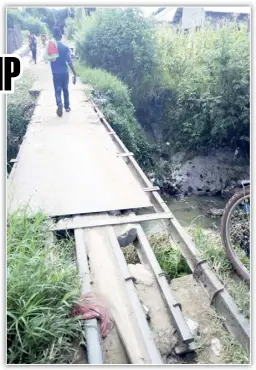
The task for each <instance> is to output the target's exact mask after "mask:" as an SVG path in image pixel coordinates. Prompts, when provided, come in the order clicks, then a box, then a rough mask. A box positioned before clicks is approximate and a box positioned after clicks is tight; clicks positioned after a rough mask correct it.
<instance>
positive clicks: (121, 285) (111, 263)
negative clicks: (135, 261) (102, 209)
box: [85, 226, 151, 365]
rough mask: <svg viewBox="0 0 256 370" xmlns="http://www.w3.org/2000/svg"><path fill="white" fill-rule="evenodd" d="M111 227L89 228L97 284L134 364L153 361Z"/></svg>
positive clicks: (90, 251) (87, 232)
mask: <svg viewBox="0 0 256 370" xmlns="http://www.w3.org/2000/svg"><path fill="white" fill-rule="evenodd" d="M110 229H111V227H109V226H105V227H101V228H93V229H86V230H85V243H86V247H87V250H88V255H89V260H90V270H91V274H92V277H93V283H94V286H95V287H96V289H97V292H98V294H99V296H102V298H103V299H104V301H105V302H106V303H107V304H108V306H109V309H110V314H111V317H112V318H113V320H114V321H115V325H116V328H117V331H118V334H119V336H120V338H121V340H122V342H123V344H124V347H125V349H126V352H127V355H128V357H129V360H130V363H132V364H138V365H139V364H151V359H150V356H149V354H148V351H147V348H146V346H145V342H144V339H143V336H142V334H141V332H140V330H139V328H138V322H137V320H136V316H135V314H134V310H133V308H132V305H131V303H130V300H129V296H128V294H127V291H126V288H125V284H126V283H125V281H124V279H123V276H122V274H121V271H120V268H119V265H118V262H117V260H116V258H115V255H114V252H113V249H112V245H111V241H110V239H109V230H110Z"/></svg>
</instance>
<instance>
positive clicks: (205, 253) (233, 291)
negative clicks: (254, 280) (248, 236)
mask: <svg viewBox="0 0 256 370" xmlns="http://www.w3.org/2000/svg"><path fill="white" fill-rule="evenodd" d="M189 233H190V235H191V236H192V238H193V240H194V242H195V244H196V246H197V248H198V249H199V251H200V253H201V254H202V257H203V258H205V259H206V260H207V262H208V263H209V265H210V266H211V268H212V269H213V271H214V272H215V273H216V274H217V276H218V277H219V279H220V280H221V282H222V284H223V285H224V286H225V288H226V289H227V291H228V292H229V294H230V295H231V296H232V297H233V299H234V301H235V302H236V304H237V306H238V309H239V310H240V312H241V313H242V314H243V315H244V316H245V317H246V318H248V319H249V318H250V287H249V285H248V284H247V283H246V282H244V281H243V280H241V279H240V278H239V277H238V276H237V274H236V273H235V271H234V269H233V266H232V264H231V263H230V262H229V260H228V258H227V256H226V253H225V251H224V247H223V245H222V242H221V237H220V235H219V234H217V233H214V232H213V231H211V232H209V231H207V230H203V229H202V228H200V227H190V228H189Z"/></svg>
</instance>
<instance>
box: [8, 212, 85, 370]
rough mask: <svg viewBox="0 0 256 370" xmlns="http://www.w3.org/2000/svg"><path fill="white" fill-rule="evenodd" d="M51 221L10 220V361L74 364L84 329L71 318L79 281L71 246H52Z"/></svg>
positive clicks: (40, 216) (16, 216)
mask: <svg viewBox="0 0 256 370" xmlns="http://www.w3.org/2000/svg"><path fill="white" fill-rule="evenodd" d="M48 227H49V225H48V223H47V220H46V218H45V216H44V215H43V214H41V213H38V214H37V215H36V216H34V217H33V218H28V217H27V216H26V214H25V213H24V212H17V213H14V214H11V215H9V217H8V231H7V253H8V258H7V362H8V364H54V363H72V362H73V361H74V358H75V355H76V349H77V348H78V344H79V343H80V342H81V341H82V325H81V322H80V321H79V319H78V318H69V314H70V312H71V308H72V306H73V305H74V303H75V302H76V300H77V297H78V296H79V286H80V283H79V279H78V274H77V270H76V265H75V263H74V261H73V260H72V258H71V252H70V250H71V247H74V245H72V242H71V241H68V244H69V246H66V248H65V249H64V248H62V245H61V244H58V243H57V244H55V245H51V248H50V246H49V244H47V241H48V237H49V233H48Z"/></svg>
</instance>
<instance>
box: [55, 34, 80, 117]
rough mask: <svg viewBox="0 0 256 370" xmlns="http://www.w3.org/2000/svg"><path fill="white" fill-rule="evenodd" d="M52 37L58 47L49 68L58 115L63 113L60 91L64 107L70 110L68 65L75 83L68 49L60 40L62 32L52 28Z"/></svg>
mask: <svg viewBox="0 0 256 370" xmlns="http://www.w3.org/2000/svg"><path fill="white" fill-rule="evenodd" d="M53 37H54V39H55V40H56V42H57V47H58V54H59V57H58V58H57V59H56V60H55V61H54V62H51V69H52V74H53V84H54V90H55V97H56V103H57V107H58V108H57V115H58V116H59V117H61V116H62V114H63V105H62V97H61V93H62V91H63V95H64V107H65V110H66V112H70V110H71V109H70V105H69V91H68V83H69V73H68V66H69V67H70V69H71V71H72V72H73V74H74V77H73V83H74V84H75V83H76V72H75V69H74V66H73V63H72V60H71V57H70V50H69V48H68V47H67V46H66V45H65V44H63V43H62V42H61V39H62V33H61V30H60V29H59V28H58V27H55V28H54V29H53Z"/></svg>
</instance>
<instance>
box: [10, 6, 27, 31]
mask: <svg viewBox="0 0 256 370" xmlns="http://www.w3.org/2000/svg"><path fill="white" fill-rule="evenodd" d="M22 23H23V21H22V12H21V11H20V10H19V9H17V8H7V28H14V27H15V26H21V25H22Z"/></svg>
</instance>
